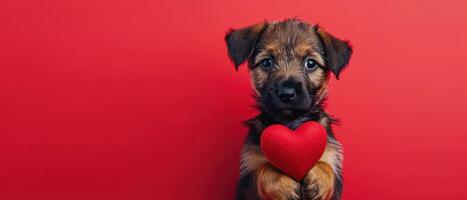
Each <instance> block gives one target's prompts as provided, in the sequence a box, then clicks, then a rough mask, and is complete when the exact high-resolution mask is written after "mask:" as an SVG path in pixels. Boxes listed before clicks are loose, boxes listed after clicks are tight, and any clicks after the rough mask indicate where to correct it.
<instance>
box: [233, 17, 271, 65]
mask: <svg viewBox="0 0 467 200" xmlns="http://www.w3.org/2000/svg"><path fill="white" fill-rule="evenodd" d="M265 26H266V22H263V23H260V24H256V25H253V26H248V27H245V28H241V29H236V30H234V29H231V30H229V32H227V34H226V35H225V43H226V44H227V51H228V54H229V57H230V59H231V60H232V62H233V63H234V65H235V69H238V66H239V65H241V64H242V63H244V62H245V61H246V60H247V59H248V58H249V57H250V56H251V54H252V53H253V50H254V49H255V46H256V42H258V38H259V35H260V34H261V32H262V31H263V29H264V27H265Z"/></svg>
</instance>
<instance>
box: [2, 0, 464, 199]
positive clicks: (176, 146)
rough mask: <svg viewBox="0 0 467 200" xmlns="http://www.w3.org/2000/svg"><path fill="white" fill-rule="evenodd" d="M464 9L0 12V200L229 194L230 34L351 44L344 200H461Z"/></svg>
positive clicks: (365, 3) (59, 0)
mask: <svg viewBox="0 0 467 200" xmlns="http://www.w3.org/2000/svg"><path fill="white" fill-rule="evenodd" d="M466 2H467V1H464V0H457V1H446V0H428V1H414V0H397V1H391V2H389V1H384V2H377V1H373V0H359V1H334V0H331V1H286V2H284V1H270V0H268V1H247V0H238V1H230V2H227V1H212V0H202V1H175V0H171V1H168V0H167V1H166V0H164V1H147V0H131V1H130V0H117V1H115V0H92V1H91V0H84V1H78V0H76V1H63V0H53V1H52V0H51V1H33V0H16V1H2V3H0V20H1V22H0V92H1V93H0V94H1V98H0V113H1V114H0V116H1V119H0V199H5V200H10V199H11V200H13V199H52V200H53V199H57V200H58V199H193V200H197V199H231V197H232V195H233V193H234V185H235V182H236V178H237V169H238V161H239V156H238V155H239V150H240V148H241V144H242V141H243V138H244V136H245V134H246V131H247V130H246V128H245V127H242V125H241V124H240V122H241V121H243V120H246V119H248V118H249V117H252V116H254V114H255V111H254V109H252V108H251V107H250V105H251V104H252V102H253V101H252V99H251V97H250V94H251V90H250V86H249V84H250V83H249V80H248V74H247V69H246V67H241V69H240V71H239V72H238V73H236V72H235V70H234V67H233V66H232V64H231V63H230V61H229V60H228V58H227V56H226V50H225V46H224V41H223V37H224V34H225V31H226V30H227V29H228V28H230V27H242V26H246V25H250V24H253V23H256V22H259V21H261V20H263V19H265V18H266V19H283V18H286V17H294V16H299V17H301V18H303V19H305V20H307V21H313V22H319V23H320V24H321V25H322V26H323V27H324V28H326V29H327V30H328V31H329V32H331V33H334V34H335V35H337V36H340V37H342V38H345V39H349V40H350V41H351V42H352V44H353V45H354V52H355V53H354V56H353V58H352V60H351V63H350V66H349V68H348V70H347V71H345V72H344V74H343V76H342V79H341V80H340V81H336V80H332V81H331V83H330V85H331V86H330V99H329V104H330V105H329V109H328V110H329V112H331V113H332V114H334V115H335V116H337V117H339V118H340V119H341V120H342V125H341V126H340V127H337V128H336V131H337V137H338V138H339V139H340V140H341V141H342V142H343V144H344V146H345V167H344V168H345V169H344V170H345V172H344V176H345V191H344V199H347V200H352V199H380V200H385V199H393V200H396V199H424V200H429V199H449V198H456V199H461V198H467V197H466V196H467V190H466V189H465V186H466V184H467V171H466V170H465V169H467V161H466V155H465V154H466V153H467V145H466V139H467V126H466V123H467V104H466V102H467V94H466V91H465V90H466V86H467V60H466V52H467V39H465V36H466V35H467V12H466V10H467V3H466Z"/></svg>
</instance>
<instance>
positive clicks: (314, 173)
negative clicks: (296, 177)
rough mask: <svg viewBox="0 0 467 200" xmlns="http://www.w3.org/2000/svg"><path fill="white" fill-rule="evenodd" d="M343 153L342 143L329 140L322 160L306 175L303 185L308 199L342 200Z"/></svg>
mask: <svg viewBox="0 0 467 200" xmlns="http://www.w3.org/2000/svg"><path fill="white" fill-rule="evenodd" d="M341 166H342V151H341V146H340V143H339V142H337V141H336V140H335V139H332V138H328V143H327V145H326V150H325V151H324V154H323V156H322V157H321V159H320V160H319V161H318V162H317V163H316V164H315V166H314V167H313V168H311V170H310V171H309V172H308V173H307V174H306V175H305V177H304V180H303V184H304V186H305V190H306V193H305V195H306V198H304V199H312V200H330V199H333V200H335V199H340V192H341V191H340V190H341V189H342V186H341V178H340V173H341V172H340V171H341V170H340V169H341Z"/></svg>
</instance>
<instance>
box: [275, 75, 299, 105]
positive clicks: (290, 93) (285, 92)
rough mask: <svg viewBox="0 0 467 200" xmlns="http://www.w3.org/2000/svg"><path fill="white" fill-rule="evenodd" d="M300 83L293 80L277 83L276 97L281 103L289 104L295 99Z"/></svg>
mask: <svg viewBox="0 0 467 200" xmlns="http://www.w3.org/2000/svg"><path fill="white" fill-rule="evenodd" d="M300 87H301V83H300V82H298V81H296V80H294V79H287V80H284V81H282V82H280V83H279V87H278V90H277V96H278V97H279V99H280V101H281V102H283V103H291V102H293V101H295V100H296V99H297V91H298V90H299V88H300Z"/></svg>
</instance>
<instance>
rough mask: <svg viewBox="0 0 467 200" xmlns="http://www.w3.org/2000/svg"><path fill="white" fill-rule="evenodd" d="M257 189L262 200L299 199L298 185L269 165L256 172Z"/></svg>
mask: <svg viewBox="0 0 467 200" xmlns="http://www.w3.org/2000/svg"><path fill="white" fill-rule="evenodd" d="M257 187H258V192H259V195H260V197H261V199H263V200H295V199H297V200H298V199H300V196H299V194H298V191H299V189H300V183H298V182H296V181H295V180H294V179H292V178H291V177H289V176H287V175H284V174H282V173H281V172H280V171H279V170H277V169H276V168H274V167H273V166H270V165H266V166H264V167H262V168H261V169H260V170H259V171H258V179H257Z"/></svg>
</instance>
